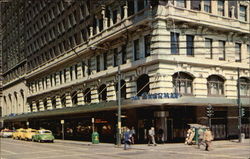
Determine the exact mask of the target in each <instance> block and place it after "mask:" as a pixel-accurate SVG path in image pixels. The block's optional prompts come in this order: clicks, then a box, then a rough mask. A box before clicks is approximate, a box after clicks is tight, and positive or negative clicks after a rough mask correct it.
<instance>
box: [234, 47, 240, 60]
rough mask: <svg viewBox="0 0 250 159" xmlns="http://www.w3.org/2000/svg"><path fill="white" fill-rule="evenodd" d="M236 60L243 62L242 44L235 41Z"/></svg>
mask: <svg viewBox="0 0 250 159" xmlns="http://www.w3.org/2000/svg"><path fill="white" fill-rule="evenodd" d="M235 62H241V44H240V43H235Z"/></svg>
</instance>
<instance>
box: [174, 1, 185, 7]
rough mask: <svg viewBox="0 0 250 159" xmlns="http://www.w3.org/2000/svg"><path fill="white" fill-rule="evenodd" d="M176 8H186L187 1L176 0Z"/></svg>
mask: <svg viewBox="0 0 250 159" xmlns="http://www.w3.org/2000/svg"><path fill="white" fill-rule="evenodd" d="M176 6H177V7H181V8H186V0H176Z"/></svg>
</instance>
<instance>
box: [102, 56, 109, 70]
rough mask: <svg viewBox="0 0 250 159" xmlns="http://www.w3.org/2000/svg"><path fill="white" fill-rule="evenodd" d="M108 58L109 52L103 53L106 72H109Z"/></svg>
mask: <svg viewBox="0 0 250 159" xmlns="http://www.w3.org/2000/svg"><path fill="white" fill-rule="evenodd" d="M107 56H108V54H107V52H104V53H103V69H104V70H107V68H108V59H107Z"/></svg>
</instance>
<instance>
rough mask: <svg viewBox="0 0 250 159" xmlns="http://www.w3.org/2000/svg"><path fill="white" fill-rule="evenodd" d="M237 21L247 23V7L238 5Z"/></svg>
mask: <svg viewBox="0 0 250 159" xmlns="http://www.w3.org/2000/svg"><path fill="white" fill-rule="evenodd" d="M239 20H241V21H247V6H244V5H240V17H239Z"/></svg>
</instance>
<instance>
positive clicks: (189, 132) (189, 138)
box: [185, 128, 195, 145]
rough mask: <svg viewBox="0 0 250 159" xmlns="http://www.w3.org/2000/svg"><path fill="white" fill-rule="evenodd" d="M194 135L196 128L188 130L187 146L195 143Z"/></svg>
mask: <svg viewBox="0 0 250 159" xmlns="http://www.w3.org/2000/svg"><path fill="white" fill-rule="evenodd" d="M194 135H195V129H194V128H190V129H188V131H187V138H186V141H185V144H187V145H191V144H192V141H193V138H194Z"/></svg>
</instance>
